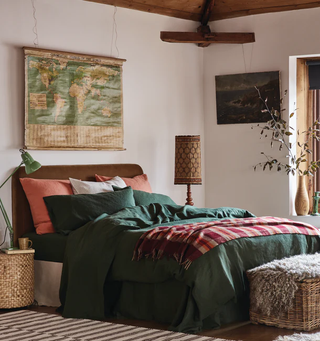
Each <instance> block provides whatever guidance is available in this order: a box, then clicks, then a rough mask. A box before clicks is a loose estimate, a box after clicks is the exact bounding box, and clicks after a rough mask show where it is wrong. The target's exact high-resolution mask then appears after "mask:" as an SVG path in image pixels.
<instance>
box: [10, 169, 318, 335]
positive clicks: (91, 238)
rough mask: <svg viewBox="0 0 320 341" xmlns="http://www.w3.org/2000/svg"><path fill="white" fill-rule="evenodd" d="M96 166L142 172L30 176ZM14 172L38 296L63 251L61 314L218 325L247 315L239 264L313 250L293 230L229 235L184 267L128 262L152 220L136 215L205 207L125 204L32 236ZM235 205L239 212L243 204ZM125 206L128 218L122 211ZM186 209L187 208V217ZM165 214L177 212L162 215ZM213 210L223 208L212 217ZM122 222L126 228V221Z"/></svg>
mask: <svg viewBox="0 0 320 341" xmlns="http://www.w3.org/2000/svg"><path fill="white" fill-rule="evenodd" d="M96 173H98V174H108V175H109V176H115V175H118V176H123V177H134V176H136V175H140V174H142V173H143V171H142V169H141V167H140V166H138V165H130V164H126V165H125V164H118V165H81V166H44V167H42V168H41V169H40V170H39V171H38V172H36V173H34V174H32V177H36V178H40V179H68V178H69V177H73V178H78V179H82V180H94V174H96ZM20 177H26V174H25V173H24V170H23V168H22V169H20V170H19V172H17V173H16V174H15V176H14V177H13V182H12V200H13V227H14V231H15V243H16V241H17V238H18V237H20V236H22V235H27V236H29V237H30V238H31V239H32V240H33V241H34V243H35V249H36V254H35V259H36V260H37V262H36V263H37V264H38V265H37V267H38V269H37V268H36V270H38V271H37V272H36V291H38V292H41V294H40V295H39V294H38V297H40V298H41V297H42V298H43V297H45V296H46V295H47V293H45V291H46V290H45V289H46V288H49V291H50V290H51V291H54V292H55V294H54V295H53V296H56V297H57V294H58V292H57V290H58V289H57V286H58V285H59V281H60V274H61V268H62V263H61V258H62V257H64V261H65V262H64V267H63V272H62V282H61V292H60V294H61V296H60V297H61V299H62V301H63V302H64V311H63V314H64V315H63V316H65V317H78V318H96V319H101V318H103V316H102V315H104V316H105V315H107V316H117V317H126V318H135V319H143V320H156V321H158V322H163V323H167V324H169V325H170V329H172V330H175V331H183V332H192V333H194V332H198V331H200V330H201V329H212V328H218V327H219V326H220V325H221V324H225V323H230V322H234V321H241V320H247V319H248V316H249V292H248V281H247V278H246V276H245V271H246V270H247V269H250V268H253V267H255V266H257V265H260V264H263V263H266V262H268V261H271V260H273V259H276V258H283V257H286V256H291V255H295V254H301V253H315V252H317V251H318V250H319V249H320V238H319V236H311V235H301V234H294V233H293V234H279V235H272V236H267V237H255V238H241V239H236V240H232V241H230V242H227V243H225V244H222V245H219V246H218V247H215V248H214V249H212V250H210V251H209V252H207V253H206V254H204V255H202V256H201V257H199V258H198V259H196V260H195V261H194V262H193V264H192V265H191V266H190V268H189V269H188V270H186V269H185V268H184V267H183V266H181V265H179V264H178V263H177V262H176V261H175V260H174V259H162V260H159V261H153V260H152V259H142V260H141V261H139V262H136V261H132V254H133V249H134V246H135V244H136V242H137V241H138V240H139V238H140V237H141V235H142V234H143V233H144V232H146V231H148V230H150V227H152V226H153V225H152V226H151V225H150V224H149V225H148V224H145V225H144V228H141V227H137V226H136V221H137V220H139V221H141V220H143V221H144V222H146V221H153V220H152V219H155V220H154V222H155V221H156V222H157V223H158V225H165V226H167V225H174V224H179V223H188V222H190V221H192V222H196V221H199V219H200V218H201V219H200V221H211V220H214V219H213V218H212V217H215V216H213V215H212V214H213V210H210V209H196V211H195V210H193V209H192V208H190V209H189V208H188V207H183V206H177V205H176V207H175V206H172V207H171V206H169V207H167V206H166V205H161V204H155V205H150V207H149V206H148V207H133V208H130V209H129V210H127V209H125V210H122V211H120V212H119V213H115V214H114V215H112V217H106V218H101V219H98V220H97V221H93V222H90V223H88V224H86V225H85V226H83V227H80V228H79V229H77V230H76V231H74V232H73V233H71V234H70V235H69V236H68V237H66V236H61V235H55V236H54V235H52V236H50V237H49V236H45V235H44V236H35V235H32V233H34V228H33V222H32V217H31V214H30V209H29V205H28V202H27V199H26V197H25V195H24V192H23V190H22V187H21V185H20V181H19V178H20ZM240 211H241V214H242V213H243V214H244V215H243V217H245V216H246V213H245V212H246V211H245V210H239V212H240ZM132 212H133V213H134V217H133V216H130V214H133V213H132ZM190 212H191V213H192V212H193V213H192V214H193V215H192V214H191V216H190ZM194 213H196V214H194ZM170 214H171V215H172V216H174V217H179V219H178V220H177V219H176V218H174V219H171V220H170V219H169V220H170V221H169V220H168V219H167V217H168V216H170ZM247 216H250V215H249V213H248V215H247ZM159 217H160V218H161V219H160V218H159ZM221 217H222V218H223V215H222V216H220V218H219V219H222V218H221ZM225 217H228V214H226V216H225ZM239 217H240V216H239ZM104 219H106V220H104ZM159 219H160V220H159ZM107 220H108V221H107ZM128 221H130V222H131V225H130V226H131V227H130V228H127V225H128ZM128 226H129V225H128ZM97 233H98V234H97ZM99 233H100V234H99ZM44 239H46V241H44ZM49 239H50V240H49ZM46 243H48V244H46ZM50 245H52V247H51V248H50ZM66 245H67V251H66V253H65V252H64V249H65V247H66ZM58 249H59V250H60V251H58ZM49 263H52V264H54V265H55V266H56V270H55V272H54V273H53V276H54V278H52V276H51V277H48V271H46V267H47V266H48V264H49ZM49 271H51V270H49ZM51 275H52V273H51ZM46 278H47V281H46V282H45V279H46ZM48 278H50V280H48ZM54 282H55V286H54V288H53V285H52V283H54ZM50 285H52V286H50ZM41 295H42V296H41ZM42 298H41V299H42ZM40 303H41V301H40Z"/></svg>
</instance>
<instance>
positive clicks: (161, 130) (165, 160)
mask: <svg viewBox="0 0 320 341" xmlns="http://www.w3.org/2000/svg"><path fill="white" fill-rule="evenodd" d="M35 5H36V17H37V20H38V34H39V44H40V45H39V47H40V48H47V49H52V50H54V49H56V50H61V51H71V52H79V53H87V54H95V55H102V56H110V50H111V49H110V46H111V36H112V25H113V20H112V17H113V11H114V9H113V7H111V6H105V5H100V4H95V3H90V2H85V1H82V0H67V1H66V0H41V1H40V0H36V1H35ZM116 22H117V27H118V48H119V51H120V55H119V57H120V58H125V59H127V62H126V63H125V64H124V75H123V80H124V141H125V148H126V151H122V152H116V151H31V154H32V156H33V157H34V158H35V159H36V160H38V161H39V162H41V163H42V164H43V165H50V164H52V165H54V164H95V163H118V162H119V163H125V162H129V163H130V162H131V163H138V164H140V165H141V166H142V167H143V169H144V171H145V172H146V173H147V174H148V176H149V180H150V182H151V185H152V188H153V191H154V192H158V193H165V194H168V195H170V196H171V197H172V198H173V199H174V200H175V201H176V202H177V203H181V204H183V203H184V202H185V197H186V186H174V185H173V173H174V136H175V135H179V134H201V135H202V137H203V131H204V119H203V112H204V111H203V75H202V62H203V50H202V49H199V48H198V47H197V46H196V45H192V44H186V45H184V44H168V43H164V42H162V41H161V40H160V38H159V36H160V31H161V30H194V29H195V28H196V27H197V24H196V23H194V22H190V21H186V20H179V19H174V18H168V17H165V16H160V15H153V14H149V13H142V12H138V11H132V10H126V9H122V8H118V12H117V14H116ZM33 26H34V21H33V16H32V6H31V2H30V1H26V0H0V105H1V110H0V160H1V161H0V183H1V182H2V181H3V180H4V179H5V177H6V176H8V175H9V174H10V172H11V171H12V169H13V168H14V167H15V166H16V165H17V164H18V163H19V162H20V153H19V152H18V149H19V148H21V147H22V146H23V129H24V125H23V122H24V64H23V53H22V49H21V48H22V46H33V40H34V34H33V32H32V29H33ZM115 51H116V50H115V48H113V52H115ZM192 189H193V197H194V201H195V203H196V205H197V206H203V205H204V186H193V188H192ZM0 194H1V198H2V199H3V202H4V205H5V207H6V208H7V210H8V212H9V214H10V215H11V190H10V184H7V185H6V186H5V187H3V188H2V189H1V193H0ZM3 227H4V221H3V219H2V217H0V240H1V239H2V236H3Z"/></svg>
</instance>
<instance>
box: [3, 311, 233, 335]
mask: <svg viewBox="0 0 320 341" xmlns="http://www.w3.org/2000/svg"><path fill="white" fill-rule="evenodd" d="M0 340H1V341H4V340H5V341H60V340H61V341H62V340H64V341H173V340H178V341H212V340H214V341H226V340H225V339H216V338H213V337H206V336H199V335H191V334H183V333H174V332H170V331H167V330H157V329H149V328H141V327H134V326H129V325H125V324H115V323H109V322H101V321H94V320H82V319H66V318H63V317H61V316H57V315H52V314H45V313H38V312H35V311H29V310H19V311H14V312H10V313H5V314H1V315H0ZM229 341H230V340H229Z"/></svg>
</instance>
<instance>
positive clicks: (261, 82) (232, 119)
mask: <svg viewBox="0 0 320 341" xmlns="http://www.w3.org/2000/svg"><path fill="white" fill-rule="evenodd" d="M255 86H256V87H257V88H258V89H259V91H260V93H261V97H262V98H263V99H267V104H268V106H269V108H270V109H271V108H274V109H276V110H278V111H279V112H280V72H279V71H271V72H255V73H242V74H235V75H225V76H216V102H217V123H218V124H235V123H259V122H267V121H269V120H270V119H271V117H270V114H269V113H268V112H261V110H263V109H265V106H264V103H263V102H262V101H261V99H260V98H259V95H258V91H257V90H256V89H255Z"/></svg>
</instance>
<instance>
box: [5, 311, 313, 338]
mask: <svg viewBox="0 0 320 341" xmlns="http://www.w3.org/2000/svg"><path fill="white" fill-rule="evenodd" d="M27 309H29V310H34V311H39V312H43V313H48V314H56V315H60V314H59V313H57V312H56V309H55V308H51V307H37V306H34V307H30V308H27ZM8 311H11V310H4V309H0V314H3V313H6V312H8ZM106 321H109V322H115V323H123V324H129V325H134V326H139V327H146V328H155V329H167V328H168V326H167V325H164V324H160V323H157V322H153V321H141V320H129V319H107V320H106ZM316 332H320V329H317V330H314V331H312V332H311V333H316ZM293 333H294V331H293V330H286V329H279V328H273V327H267V326H262V325H253V324H250V322H249V321H248V322H242V323H235V324H230V325H226V326H224V327H222V328H220V329H218V330H206V331H203V332H201V333H200V335H205V336H213V337H219V338H223V339H229V340H242V341H273V340H274V339H275V338H276V337H277V336H279V335H291V334H293Z"/></svg>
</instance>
